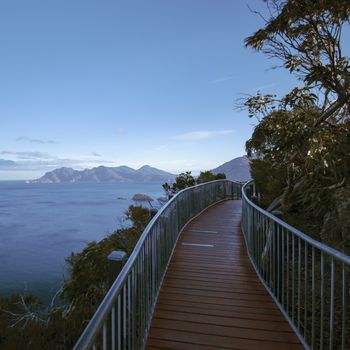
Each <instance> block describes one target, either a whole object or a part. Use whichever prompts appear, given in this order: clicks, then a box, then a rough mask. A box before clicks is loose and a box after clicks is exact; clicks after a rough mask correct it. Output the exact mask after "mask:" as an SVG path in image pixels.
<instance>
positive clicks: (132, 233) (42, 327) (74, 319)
mask: <svg viewBox="0 0 350 350" xmlns="http://www.w3.org/2000/svg"><path fill="white" fill-rule="evenodd" d="M125 218H126V219H127V220H130V221H131V226H130V227H128V228H122V229H119V230H117V231H116V232H114V233H113V234H111V235H110V236H108V237H106V238H105V239H103V240H102V241H100V242H90V243H88V244H87V246H86V247H85V248H84V249H83V250H82V251H81V252H79V253H72V255H71V256H70V257H68V258H67V262H68V265H69V269H70V274H69V277H68V278H67V279H66V280H65V281H64V284H63V286H62V291H61V293H60V297H61V300H62V301H63V303H64V305H63V306H60V307H55V306H54V305H53V304H52V305H49V306H47V307H45V306H43V305H42V304H41V303H40V301H39V300H38V299H37V298H36V297H34V296H26V297H23V296H19V295H14V296H11V297H10V298H0V308H1V310H0V348H1V349H71V348H72V347H73V345H74V344H75V342H76V341H77V339H78V337H79V336H80V334H81V333H82V331H83V330H84V328H85V326H86V325H87V323H88V321H89V320H90V318H91V316H92V315H93V314H94V312H95V311H96V309H97V307H98V306H99V304H100V303H101V301H102V299H103V297H104V295H105V294H106V292H107V290H108V262H107V256H108V255H109V254H110V253H111V252H112V251H113V250H124V251H126V252H127V254H128V255H129V254H130V253H131V252H132V250H133V248H134V246H135V244H136V242H137V241H138V239H139V237H140V234H141V233H142V232H143V230H144V228H145V226H146V225H147V224H148V222H149V220H150V212H149V210H148V209H147V208H144V207H138V206H130V207H129V208H128V210H127V211H126V213H125Z"/></svg>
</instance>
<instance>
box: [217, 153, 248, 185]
mask: <svg viewBox="0 0 350 350" xmlns="http://www.w3.org/2000/svg"><path fill="white" fill-rule="evenodd" d="M212 172H213V173H214V174H217V173H224V174H225V175H226V178H227V179H229V180H236V181H248V180H250V179H251V176H250V165H249V160H248V158H247V157H246V156H243V157H238V158H234V159H232V160H230V161H229V162H226V163H224V164H222V165H220V166H218V167H217V168H215V169H213V170H212Z"/></svg>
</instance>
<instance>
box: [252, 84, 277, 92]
mask: <svg viewBox="0 0 350 350" xmlns="http://www.w3.org/2000/svg"><path fill="white" fill-rule="evenodd" d="M277 85H278V84H277V83H271V84H266V85H261V86H257V87H256V88H254V91H261V90H266V89H270V88H272V87H275V86H277Z"/></svg>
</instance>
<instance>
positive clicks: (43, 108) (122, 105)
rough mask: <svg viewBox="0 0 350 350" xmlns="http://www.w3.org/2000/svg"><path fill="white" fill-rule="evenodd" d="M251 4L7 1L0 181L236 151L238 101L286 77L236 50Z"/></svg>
mask: <svg viewBox="0 0 350 350" xmlns="http://www.w3.org/2000/svg"><path fill="white" fill-rule="evenodd" d="M248 5H249V6H251V7H252V8H254V9H262V8H263V3H262V1H260V0H251V1H248V0H247V1H245V0H236V1H234V0H172V1H170V0H157V1H156V0H147V1H144V0H139V1H133V0H128V1H120V0H113V1H107V0H94V1H92V0H68V1H66V0H55V1H54V0H53V1H47V0H42V1H36V0H31V1H27V0H25V1H24V0H23V1H17V0H8V1H6V0H4V1H2V2H1V3H0V47H1V55H0V77H1V78H0V121H1V124H0V128H1V129H0V179H28V178H29V179H30V178H33V177H37V176H41V175H42V174H43V173H44V172H45V171H47V170H52V169H54V168H56V167H59V166H71V167H74V168H76V169H81V168H85V167H93V166H97V165H101V164H103V165H107V166H117V165H128V166H131V167H135V168H137V167H140V166H142V165H144V164H149V165H152V166H155V167H158V168H161V169H164V170H168V171H172V172H180V171H184V170H192V171H194V172H198V171H199V170H204V169H210V168H213V167H216V166H218V165H220V164H221V163H223V162H226V161H228V160H230V159H232V158H234V157H237V156H240V155H242V154H244V144H245V141H246V140H247V139H248V138H249V137H250V135H251V132H252V128H253V125H254V123H255V120H253V119H249V118H248V114H247V113H246V112H239V111H237V110H235V108H234V106H235V103H236V99H237V98H239V97H241V96H242V94H244V93H248V94H249V93H254V92H255V91H256V90H258V89H260V90H261V91H262V92H278V93H283V92H285V91H287V90H288V87H289V86H290V85H291V84H292V82H293V80H292V79H291V77H290V76H289V74H288V72H287V71H284V70H271V69H270V68H271V66H273V65H274V64H276V62H272V61H271V60H268V59H267V58H266V57H264V56H263V55H262V54H258V53H254V52H252V51H251V50H250V49H246V48H244V44H243V40H244V38H245V37H247V36H248V35H250V34H252V33H253V32H254V31H255V30H257V29H258V28H260V27H261V26H262V21H261V20H260V18H259V17H257V16H256V15H254V14H252V13H251V12H250V11H249V9H248Z"/></svg>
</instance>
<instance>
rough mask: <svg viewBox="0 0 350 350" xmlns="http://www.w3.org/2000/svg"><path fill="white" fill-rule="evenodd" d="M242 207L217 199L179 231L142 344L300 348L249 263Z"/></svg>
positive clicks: (188, 349)
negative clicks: (242, 225) (147, 334)
mask: <svg viewBox="0 0 350 350" xmlns="http://www.w3.org/2000/svg"><path fill="white" fill-rule="evenodd" d="M241 208H242V203H241V201H226V202H222V203H220V204H217V205H215V206H214V207H211V208H209V209H207V210H206V211H205V212H204V213H203V214H201V215H200V216H199V217H198V218H196V219H195V220H194V221H192V222H191V223H190V224H189V225H188V226H187V227H186V229H185V230H184V231H183V233H182V235H181V236H180V239H179V241H178V243H177V246H176V249H175V252H174V255H173V257H172V260H171V262H170V265H169V269H168V271H167V274H166V276H165V279H164V282H163V285H162V289H161V292H160V295H159V298H158V303H157V307H156V310H155V313H154V317H153V320H152V325H151V330H150V333H149V337H148V343H147V349H181V350H198V349H203V350H210V349H212V350H214V349H215V350H218V349H245V350H282V349H283V350H289V349H293V350H294V349H303V347H302V346H301V345H300V343H299V340H298V338H297V337H296V335H295V334H294V333H293V331H292V329H291V328H290V326H289V324H288V323H287V321H285V319H284V318H283V316H282V314H281V313H280V311H279V310H278V308H277V306H276V305H275V304H274V302H273V300H272V299H271V298H270V296H269V294H268V293H267V292H266V290H265V288H264V287H263V286H262V285H261V284H260V282H259V279H258V278H257V276H256V274H255V272H254V269H253V267H252V266H251V263H250V261H249V258H248V256H247V253H246V248H245V244H244V238H243V236H242V233H241V230H240V220H241Z"/></svg>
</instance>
